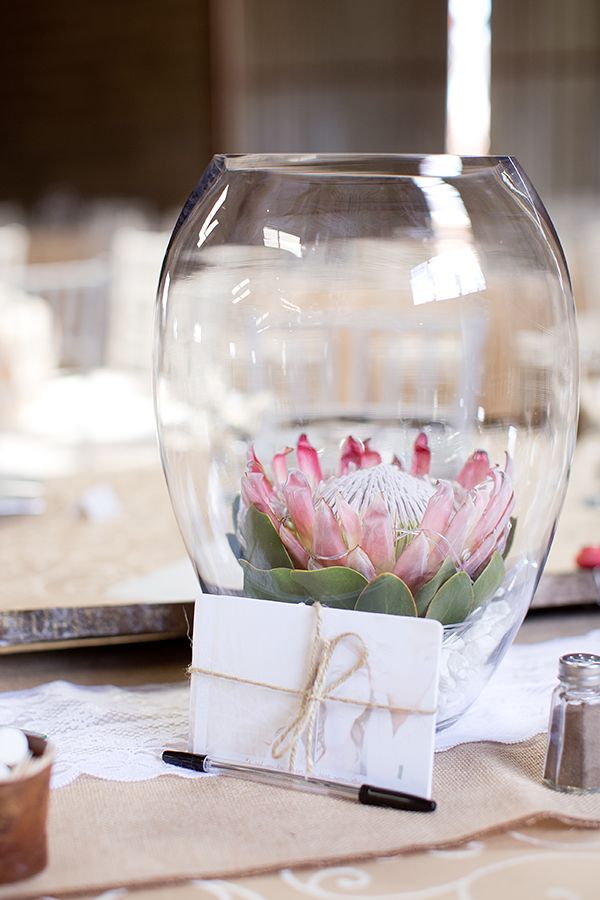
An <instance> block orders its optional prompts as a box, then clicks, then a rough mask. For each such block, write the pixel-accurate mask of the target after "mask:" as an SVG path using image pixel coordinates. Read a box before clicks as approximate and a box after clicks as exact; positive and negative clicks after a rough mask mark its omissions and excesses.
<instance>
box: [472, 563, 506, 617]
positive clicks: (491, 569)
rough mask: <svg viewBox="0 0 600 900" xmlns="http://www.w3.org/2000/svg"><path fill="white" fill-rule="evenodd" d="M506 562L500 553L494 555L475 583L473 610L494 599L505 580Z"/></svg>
mask: <svg viewBox="0 0 600 900" xmlns="http://www.w3.org/2000/svg"><path fill="white" fill-rule="evenodd" d="M504 572H505V568H504V561H503V559H502V557H501V556H500V554H499V553H494V554H493V556H492V558H491V559H490V561H489V563H488V564H487V566H486V567H485V569H484V570H483V572H482V573H481V575H480V576H479V578H477V579H476V580H475V582H474V583H473V609H477V607H478V606H481V605H482V603H485V601H486V600H487V599H488V597H492V596H493V595H494V594H495V593H496V591H497V590H498V588H499V587H500V585H501V584H502V581H503V580H504Z"/></svg>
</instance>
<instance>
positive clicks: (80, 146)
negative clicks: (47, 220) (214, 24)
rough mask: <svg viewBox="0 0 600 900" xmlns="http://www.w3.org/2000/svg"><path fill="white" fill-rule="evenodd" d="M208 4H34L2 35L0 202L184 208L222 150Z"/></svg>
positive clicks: (5, 24)
mask: <svg viewBox="0 0 600 900" xmlns="http://www.w3.org/2000/svg"><path fill="white" fill-rule="evenodd" d="M208 44H209V30H208V0H170V2H169V3H165V2H163V0H86V2H83V3H78V2H73V0H25V2H21V3H19V2H17V3H14V2H13V3H4V4H3V8H2V26H1V28H0V101H1V109H2V125H3V128H2V140H1V141H0V200H4V199H17V200H19V201H20V202H25V203H31V202H33V201H35V200H36V199H37V198H38V197H39V196H41V195H42V194H44V193H45V192H46V191H48V190H51V189H57V188H58V189H65V188H67V189H69V190H71V191H73V192H77V193H79V194H81V195H83V196H102V195H104V196H106V195H108V196H115V195H121V196H125V197H127V196H135V197H143V198H146V199H148V200H151V201H154V202H155V203H157V204H159V205H161V206H168V205H172V204H174V205H179V204H180V203H181V202H182V201H183V200H184V199H185V197H186V196H187V194H188V193H189V190H190V188H191V187H192V185H193V184H194V183H195V182H196V181H197V179H198V177H199V175H200V173H201V172H202V169H203V168H204V166H205V165H206V163H207V161H208V159H209V158H210V156H211V153H212V147H211V135H210V90H209V57H208Z"/></svg>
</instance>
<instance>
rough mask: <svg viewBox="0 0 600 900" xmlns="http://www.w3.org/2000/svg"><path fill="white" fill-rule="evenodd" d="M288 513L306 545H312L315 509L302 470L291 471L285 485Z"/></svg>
mask: <svg viewBox="0 0 600 900" xmlns="http://www.w3.org/2000/svg"><path fill="white" fill-rule="evenodd" d="M283 496H284V498H285V502H286V505H287V509H288V514H289V516H290V518H291V520H292V522H293V524H294V527H295V529H296V531H297V532H298V535H299V536H300V539H301V541H302V542H303V543H304V546H305V547H308V548H310V547H312V538H313V528H314V523H315V510H314V506H313V498H312V491H311V489H310V485H309V483H308V481H307V479H306V477H305V476H304V475H303V474H302V472H290V475H289V476H288V479H287V481H286V483H285V485H284V486H283Z"/></svg>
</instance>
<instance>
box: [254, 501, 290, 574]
mask: <svg viewBox="0 0 600 900" xmlns="http://www.w3.org/2000/svg"><path fill="white" fill-rule="evenodd" d="M243 533H244V540H245V542H246V557H247V559H248V562H251V563H252V565H253V566H254V567H255V568H257V569H276V568H278V567H282V568H285V569H291V568H292V560H291V559H290V557H289V556H288V552H287V550H286V549H285V547H284V546H283V544H282V542H281V538H280V537H279V535H278V534H277V531H276V530H275V526H274V525H273V523H272V522H271V520H270V519H269V517H268V516H267V515H265V514H264V513H261V512H259V511H258V510H257V508H256V507H255V506H250V507H248V510H247V512H246V516H245V519H244V529H243Z"/></svg>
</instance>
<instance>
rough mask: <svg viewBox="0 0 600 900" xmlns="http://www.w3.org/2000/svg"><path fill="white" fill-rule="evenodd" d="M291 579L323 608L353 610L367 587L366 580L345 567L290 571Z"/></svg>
mask: <svg viewBox="0 0 600 900" xmlns="http://www.w3.org/2000/svg"><path fill="white" fill-rule="evenodd" d="M292 579H293V580H294V581H295V582H296V583H297V584H299V585H300V587H301V588H302V589H303V590H304V591H305V593H306V596H307V597H308V598H310V599H311V600H313V601H314V602H319V603H322V604H323V606H332V607H334V608H336V609H354V607H355V606H356V601H357V600H358V596H359V594H360V593H361V592H362V591H363V590H364V588H365V587H366V586H367V579H366V578H363V576H362V575H360V574H359V573H358V572H356V571H355V570H354V569H349V568H348V567H347V566H330V567H329V568H327V569H315V570H314V571H313V570H308V569H292Z"/></svg>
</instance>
